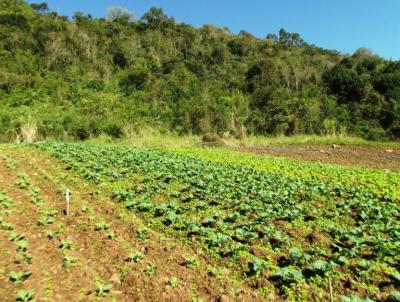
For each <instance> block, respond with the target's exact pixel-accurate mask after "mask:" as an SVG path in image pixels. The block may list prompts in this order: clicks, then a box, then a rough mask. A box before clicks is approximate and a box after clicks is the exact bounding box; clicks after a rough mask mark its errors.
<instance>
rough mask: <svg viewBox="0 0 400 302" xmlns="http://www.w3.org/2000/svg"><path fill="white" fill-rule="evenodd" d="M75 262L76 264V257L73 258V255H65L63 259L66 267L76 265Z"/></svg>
mask: <svg viewBox="0 0 400 302" xmlns="http://www.w3.org/2000/svg"><path fill="white" fill-rule="evenodd" d="M75 262H76V257H74V256H71V255H64V258H63V264H64V265H71V264H74V263H75Z"/></svg>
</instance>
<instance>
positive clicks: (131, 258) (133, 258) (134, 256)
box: [126, 251, 144, 263]
mask: <svg viewBox="0 0 400 302" xmlns="http://www.w3.org/2000/svg"><path fill="white" fill-rule="evenodd" d="M143 257H144V254H143V253H141V252H138V251H136V252H132V253H129V255H128V258H127V259H126V260H127V261H128V262H134V263H139V262H141V261H142V259H143Z"/></svg>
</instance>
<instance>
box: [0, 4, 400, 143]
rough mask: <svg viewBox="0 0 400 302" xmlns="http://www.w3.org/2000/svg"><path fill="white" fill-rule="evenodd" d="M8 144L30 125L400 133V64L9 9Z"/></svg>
mask: <svg viewBox="0 0 400 302" xmlns="http://www.w3.org/2000/svg"><path fill="white" fill-rule="evenodd" d="M0 58H1V60H0V100H1V101H0V139H2V140H12V139H13V138H15V136H16V135H18V133H19V131H21V127H22V126H24V124H25V123H27V122H29V123H35V125H36V126H37V128H38V131H39V133H40V135H41V137H43V138H47V137H53V138H56V139H69V138H72V139H86V138H88V137H93V136H97V135H100V134H101V133H107V134H108V135H111V136H114V137H121V136H123V135H124V133H125V132H126V129H140V127H144V126H151V127H154V128H157V129H159V130H160V131H165V130H168V131H173V132H176V133H178V134H182V135H183V134H187V133H205V132H215V133H219V134H222V133H229V134H230V135H233V136H241V135H245V134H268V135H280V134H286V135H291V134H300V133H305V134H324V133H334V132H337V131H346V132H347V133H351V134H356V135H360V136H363V137H365V138H368V139H393V138H399V137H400V62H398V61H397V62H396V61H388V60H385V59H383V58H380V57H379V56H377V55H375V54H374V53H373V52H372V51H370V50H368V49H366V48H362V49H360V50H358V51H356V52H355V53H354V55H344V54H340V53H339V52H337V51H332V50H326V49H322V48H319V47H317V46H314V45H310V44H308V43H306V42H305V41H304V40H303V39H302V37H301V36H300V35H299V34H298V33H289V32H287V31H286V30H285V29H283V28H282V29H281V30H280V31H279V33H278V35H276V34H273V33H271V34H269V35H267V36H266V38H264V39H259V38H256V37H254V36H253V35H251V34H250V33H248V32H246V31H241V32H240V33H239V34H233V33H231V32H230V31H229V29H227V28H218V27H216V26H213V25H204V26H202V27H201V28H194V27H192V26H190V25H187V24H183V23H179V22H176V21H175V20H174V18H172V17H169V16H167V15H166V14H165V13H164V11H163V10H162V9H161V8H155V7H153V8H151V9H150V10H149V11H148V12H146V13H145V14H144V15H143V16H142V17H141V18H135V19H134V18H133V13H132V12H130V11H129V10H127V9H124V8H120V7H118V8H116V7H113V8H110V9H109V10H108V17H107V18H93V17H92V16H90V15H85V14H83V13H81V12H77V13H75V15H74V17H73V18H72V19H69V18H67V17H64V16H60V15H58V14H57V13H55V12H51V11H49V9H48V5H47V4H46V3H39V4H31V5H29V4H28V3H27V2H25V1H22V0H3V1H1V2H0Z"/></svg>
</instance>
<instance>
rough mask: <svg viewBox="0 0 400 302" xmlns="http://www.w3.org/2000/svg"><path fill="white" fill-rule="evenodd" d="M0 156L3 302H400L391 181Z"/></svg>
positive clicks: (366, 175)
mask: <svg viewBox="0 0 400 302" xmlns="http://www.w3.org/2000/svg"><path fill="white" fill-rule="evenodd" d="M0 148H1V149H0V150H1V158H0V160H1V162H0V172H1V173H0V211H1V213H0V229H1V230H0V236H1V242H2V245H1V247H0V275H1V276H0V288H1V289H0V300H2V301H3V300H4V301H15V300H16V299H17V301H33V299H36V300H37V301H46V300H47V301H48V300H56V301H66V300H69V301H88V300H90V301H97V300H103V299H104V300H105V301H136V300H139V301H160V300H162V301H285V300H288V301H354V302H355V301H400V173H396V172H386V171H383V170H378V169H367V168H359V167H342V166H338V165H330V164H321V163H315V162H300V161H296V160H292V159H286V158H276V157H269V156H260V155H253V154H247V153H240V152H234V151H229V150H227V149H222V148H221V149H219V148H215V149H208V148H207V149H205V148H164V149H162V148H160V149H146V148H130V147H115V146H104V145H94V144H69V143H40V144H33V145H18V146H17V145H4V146H2V147H0ZM67 188H68V189H70V190H71V194H72V195H71V205H70V213H69V215H68V216H67V215H66V213H64V211H65V198H64V194H65V190H66V189H67ZM61 278H62V280H63V281H62V282H57V281H59V280H61Z"/></svg>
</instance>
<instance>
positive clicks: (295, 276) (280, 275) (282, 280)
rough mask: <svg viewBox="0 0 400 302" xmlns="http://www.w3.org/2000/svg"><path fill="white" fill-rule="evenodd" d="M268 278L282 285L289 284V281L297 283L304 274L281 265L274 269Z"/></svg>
mask: <svg viewBox="0 0 400 302" xmlns="http://www.w3.org/2000/svg"><path fill="white" fill-rule="evenodd" d="M270 279H271V280H273V281H277V282H278V283H279V284H282V285H289V284H291V283H297V282H299V281H301V280H303V279H304V276H303V274H302V273H301V271H299V270H297V269H294V268H289V267H283V268H280V269H278V270H277V271H275V272H274V273H273V274H272V276H271V278H270Z"/></svg>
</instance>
